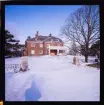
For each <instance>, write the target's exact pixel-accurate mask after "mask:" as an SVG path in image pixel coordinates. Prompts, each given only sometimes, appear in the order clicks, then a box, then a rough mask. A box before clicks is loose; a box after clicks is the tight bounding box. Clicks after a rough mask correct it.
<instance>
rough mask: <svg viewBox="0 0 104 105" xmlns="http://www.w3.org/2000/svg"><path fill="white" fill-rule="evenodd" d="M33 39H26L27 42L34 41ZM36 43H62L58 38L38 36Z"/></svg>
mask: <svg viewBox="0 0 104 105" xmlns="http://www.w3.org/2000/svg"><path fill="white" fill-rule="evenodd" d="M35 39H36V37H35V38H30V39H27V41H36V40H35ZM38 41H46V42H47V41H58V42H63V41H62V40H61V39H59V38H56V37H54V36H38Z"/></svg>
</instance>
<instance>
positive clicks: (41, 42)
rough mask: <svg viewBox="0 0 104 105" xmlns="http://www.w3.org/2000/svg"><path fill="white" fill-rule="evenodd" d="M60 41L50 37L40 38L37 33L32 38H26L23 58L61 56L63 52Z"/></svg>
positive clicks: (62, 44)
mask: <svg viewBox="0 0 104 105" xmlns="http://www.w3.org/2000/svg"><path fill="white" fill-rule="evenodd" d="M63 46H64V43H63V41H62V40H61V39H59V38H56V37H54V36H52V35H51V34H50V35H49V36H41V35H39V32H38V31H37V33H36V36H35V37H34V38H28V39H27V40H26V42H25V47H26V48H25V51H24V56H40V55H62V54H64V52H65V49H64V47H63Z"/></svg>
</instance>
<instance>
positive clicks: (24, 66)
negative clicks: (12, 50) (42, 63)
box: [20, 57, 28, 71]
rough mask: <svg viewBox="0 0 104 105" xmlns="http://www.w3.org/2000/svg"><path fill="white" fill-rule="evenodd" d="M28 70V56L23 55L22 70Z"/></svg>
mask: <svg viewBox="0 0 104 105" xmlns="http://www.w3.org/2000/svg"><path fill="white" fill-rule="evenodd" d="M27 70H28V58H27V57H21V69H20V71H27Z"/></svg>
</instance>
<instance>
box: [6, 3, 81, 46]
mask: <svg viewBox="0 0 104 105" xmlns="http://www.w3.org/2000/svg"><path fill="white" fill-rule="evenodd" d="M78 8H80V5H66V6H65V5H33V6H32V5H6V6H5V29H7V30H8V31H9V32H10V33H12V34H13V35H15V37H16V38H17V39H19V40H20V43H21V44H25V40H26V38H27V37H28V36H31V37H35V34H36V31H39V34H40V35H43V36H48V35H49V34H50V33H51V34H52V35H53V36H56V37H59V38H60V37H61V38H62V39H63V40H65V37H62V36H60V28H61V27H62V26H63V25H64V24H65V20H66V19H67V17H68V16H69V15H70V13H72V12H74V11H75V10H76V9H78Z"/></svg>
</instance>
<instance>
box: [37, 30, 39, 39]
mask: <svg viewBox="0 0 104 105" xmlns="http://www.w3.org/2000/svg"><path fill="white" fill-rule="evenodd" d="M38 36H39V32H38V31H37V33H36V40H38Z"/></svg>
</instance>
